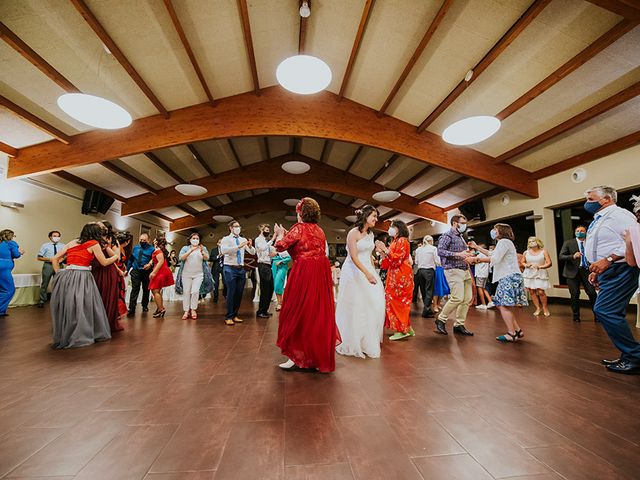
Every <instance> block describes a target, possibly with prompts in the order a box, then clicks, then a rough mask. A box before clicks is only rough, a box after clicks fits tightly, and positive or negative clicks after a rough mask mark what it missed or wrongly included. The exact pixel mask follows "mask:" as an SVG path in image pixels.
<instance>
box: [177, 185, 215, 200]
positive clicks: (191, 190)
mask: <svg viewBox="0 0 640 480" xmlns="http://www.w3.org/2000/svg"><path fill="white" fill-rule="evenodd" d="M175 189H176V190H177V191H178V192H180V193H181V194H182V195H186V196H187V197H199V196H200V195H204V194H205V193H207V192H208V190H207V189H206V188H204V187H201V186H200V185H193V184H192V183H179V184H178V185H176V186H175Z"/></svg>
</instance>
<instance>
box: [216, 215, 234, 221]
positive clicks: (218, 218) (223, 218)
mask: <svg viewBox="0 0 640 480" xmlns="http://www.w3.org/2000/svg"><path fill="white" fill-rule="evenodd" d="M213 219H214V220H215V221H216V222H230V221H231V220H233V217H232V216H231V215H214V216H213Z"/></svg>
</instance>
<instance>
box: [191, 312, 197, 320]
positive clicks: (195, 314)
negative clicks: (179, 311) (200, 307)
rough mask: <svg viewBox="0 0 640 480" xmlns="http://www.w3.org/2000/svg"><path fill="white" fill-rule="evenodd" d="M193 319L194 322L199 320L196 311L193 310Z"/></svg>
mask: <svg viewBox="0 0 640 480" xmlns="http://www.w3.org/2000/svg"><path fill="white" fill-rule="evenodd" d="M191 318H192V319H194V320H195V319H196V318H198V314H197V313H196V311H195V310H191Z"/></svg>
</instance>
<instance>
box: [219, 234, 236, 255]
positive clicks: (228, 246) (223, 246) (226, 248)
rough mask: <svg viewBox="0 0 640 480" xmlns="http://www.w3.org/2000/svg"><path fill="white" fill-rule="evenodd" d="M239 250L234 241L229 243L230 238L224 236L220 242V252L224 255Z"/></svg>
mask: <svg viewBox="0 0 640 480" xmlns="http://www.w3.org/2000/svg"><path fill="white" fill-rule="evenodd" d="M236 250H238V246H237V245H234V244H233V243H229V239H228V238H227V237H224V238H223V239H222V241H221V242H220V253H221V254H223V255H227V254H228V253H233V252H235V251H236Z"/></svg>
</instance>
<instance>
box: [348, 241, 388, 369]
mask: <svg viewBox="0 0 640 480" xmlns="http://www.w3.org/2000/svg"><path fill="white" fill-rule="evenodd" d="M373 247H374V242H373V233H369V235H367V236H366V237H363V238H361V239H360V240H358V242H357V243H356V248H357V250H358V259H359V260H360V263H362V265H364V267H365V268H367V269H368V270H369V271H370V272H371V273H372V274H373V275H375V277H376V279H377V280H378V282H377V283H376V284H375V285H372V284H371V283H369V280H367V277H366V276H365V274H364V273H362V272H361V271H360V270H359V269H358V267H356V266H355V264H354V263H353V261H352V260H351V255H347V259H346V260H345V261H344V265H343V266H342V271H341V272H340V288H339V290H338V303H337V305H336V323H337V325H338V329H339V330H340V336H341V337H342V343H341V344H340V345H338V347H336V351H337V352H338V353H340V354H342V355H351V356H354V357H361V358H364V357H365V355H367V356H369V357H372V358H378V357H380V343H381V342H382V334H383V328H384V316H385V309H384V307H385V304H384V302H385V298H384V285H382V281H381V280H380V276H379V275H378V273H377V272H376V271H375V269H374V267H373V265H372V263H371V252H372V251H373Z"/></svg>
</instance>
